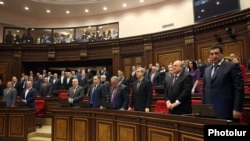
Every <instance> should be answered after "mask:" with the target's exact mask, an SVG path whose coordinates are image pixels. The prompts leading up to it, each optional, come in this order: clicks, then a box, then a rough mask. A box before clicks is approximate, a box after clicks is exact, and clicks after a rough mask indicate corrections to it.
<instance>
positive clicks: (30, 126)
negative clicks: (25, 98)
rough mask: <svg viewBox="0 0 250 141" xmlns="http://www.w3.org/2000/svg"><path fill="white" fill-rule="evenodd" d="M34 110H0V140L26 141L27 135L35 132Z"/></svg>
mask: <svg viewBox="0 0 250 141" xmlns="http://www.w3.org/2000/svg"><path fill="white" fill-rule="evenodd" d="M35 120H36V110H35V109H29V108H0V140H1V141H27V135H28V133H31V132H34V131H36V124H35Z"/></svg>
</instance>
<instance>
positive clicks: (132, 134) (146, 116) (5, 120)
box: [0, 9, 250, 141]
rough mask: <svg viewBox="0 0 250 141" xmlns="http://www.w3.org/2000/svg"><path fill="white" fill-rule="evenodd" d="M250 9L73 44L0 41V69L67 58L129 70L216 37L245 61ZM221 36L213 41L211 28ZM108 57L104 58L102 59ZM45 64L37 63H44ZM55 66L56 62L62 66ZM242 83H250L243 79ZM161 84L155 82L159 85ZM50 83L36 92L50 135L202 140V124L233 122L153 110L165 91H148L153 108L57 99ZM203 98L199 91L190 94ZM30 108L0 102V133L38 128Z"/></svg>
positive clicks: (7, 72)
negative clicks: (46, 92) (41, 93)
mask: <svg viewBox="0 0 250 141" xmlns="http://www.w3.org/2000/svg"><path fill="white" fill-rule="evenodd" d="M249 15H250V9H247V10H244V11H240V12H235V13H233V14H230V15H225V16H221V17H219V18H214V19H212V20H208V21H207V22H204V23H198V24H194V25H191V26H187V27H182V28H178V29H174V30H170V31H164V32H159V33H152V34H147V35H141V36H135V37H128V38H120V39H114V40H108V41H99V42H88V43H72V44H50V45H37V44H28V45H22V44H18V45H17V44H13V45H6V44H0V68H1V69H0V73H1V74H2V75H3V82H4V83H6V82H7V80H10V79H11V77H12V76H13V75H16V76H20V74H21V73H22V72H28V71H29V70H42V69H44V67H45V66H46V67H47V68H48V69H49V68H50V67H54V66H57V64H63V63H64V62H71V64H72V62H78V63H77V65H79V66H76V67H80V64H81V63H84V64H87V65H89V64H91V65H92V66H93V63H96V62H98V63H101V64H98V65H101V66H109V68H111V69H110V72H111V73H112V74H114V75H115V74H116V72H117V71H118V70H120V69H121V70H124V72H125V76H126V77H128V76H129V73H130V71H131V66H133V65H136V66H138V65H139V66H146V65H148V64H150V63H152V62H159V63H160V64H164V65H166V66H167V64H169V63H170V62H173V61H174V60H177V59H181V60H182V59H186V58H197V59H198V58H202V60H204V62H206V59H207V58H208V54H209V47H210V46H211V45H214V44H221V45H223V47H224V54H225V55H229V54H230V53H232V52H234V53H235V54H237V56H239V57H240V59H241V62H242V64H247V62H249V59H250V40H249V39H250V16H249ZM228 27H230V28H233V29H234V30H235V35H236V39H231V38H230V36H228V35H227V33H225V29H226V28H228ZM218 33H219V34H220V35H221V37H222V38H223V41H222V42H217V40H216V39H215V38H214V35H215V34H218ZM100 60H105V61H100ZM41 64H42V65H41ZM59 67H60V66H59ZM245 86H248V87H249V86H250V83H249V82H248V81H247V82H246V83H245ZM158 89H160V88H158ZM60 92H61V91H54V92H53V93H54V95H56V96H53V93H52V96H51V97H37V99H39V100H44V101H45V113H44V118H52V131H51V132H52V140H53V141H71V140H72V141H73V140H74V141H75V140H83V141H85V140H86V141H127V140H129V141H163V140H164V141H177V140H180V141H202V140H203V125H205V124H222V125H227V124H231V123H230V122H227V121H226V120H218V119H208V118H201V117H194V116H188V115H186V116H180V115H169V114H165V113H159V112H154V108H155V105H156V101H157V100H163V95H162V94H156V95H154V96H153V102H152V105H151V111H152V112H151V113H142V112H129V111H118V110H110V109H104V110H100V109H89V108H69V107H60V101H61V99H60V98H59V97H58V94H59V93H60ZM192 99H196V100H200V99H201V94H194V95H192ZM243 113H244V115H243V116H244V117H243V119H244V123H245V124H250V93H249V92H245V99H244V110H243ZM35 117H36V110H35V109H26V108H10V109H9V108H1V109H0V122H1V124H0V140H8V141H10V140H20V141H21V140H26V139H27V134H28V133H29V132H32V131H34V130H35Z"/></svg>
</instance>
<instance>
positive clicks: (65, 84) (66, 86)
mask: <svg viewBox="0 0 250 141" xmlns="http://www.w3.org/2000/svg"><path fill="white" fill-rule="evenodd" d="M73 79H74V78H73V77H70V78H69V83H67V77H64V81H63V84H64V89H65V90H68V89H69V88H70V87H72V80H73Z"/></svg>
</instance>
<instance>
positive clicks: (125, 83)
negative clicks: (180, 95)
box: [120, 77, 129, 88]
mask: <svg viewBox="0 0 250 141" xmlns="http://www.w3.org/2000/svg"><path fill="white" fill-rule="evenodd" d="M120 83H121V84H124V85H126V86H127V87H128V88H129V80H128V79H127V78H125V77H124V78H123V79H122V80H120Z"/></svg>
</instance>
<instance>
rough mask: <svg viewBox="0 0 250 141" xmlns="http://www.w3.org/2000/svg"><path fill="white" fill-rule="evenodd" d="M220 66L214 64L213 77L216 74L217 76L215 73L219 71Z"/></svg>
mask: <svg viewBox="0 0 250 141" xmlns="http://www.w3.org/2000/svg"><path fill="white" fill-rule="evenodd" d="M218 67H219V65H214V66H213V70H212V74H211V77H214V76H215V74H216V73H217V71H218Z"/></svg>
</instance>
